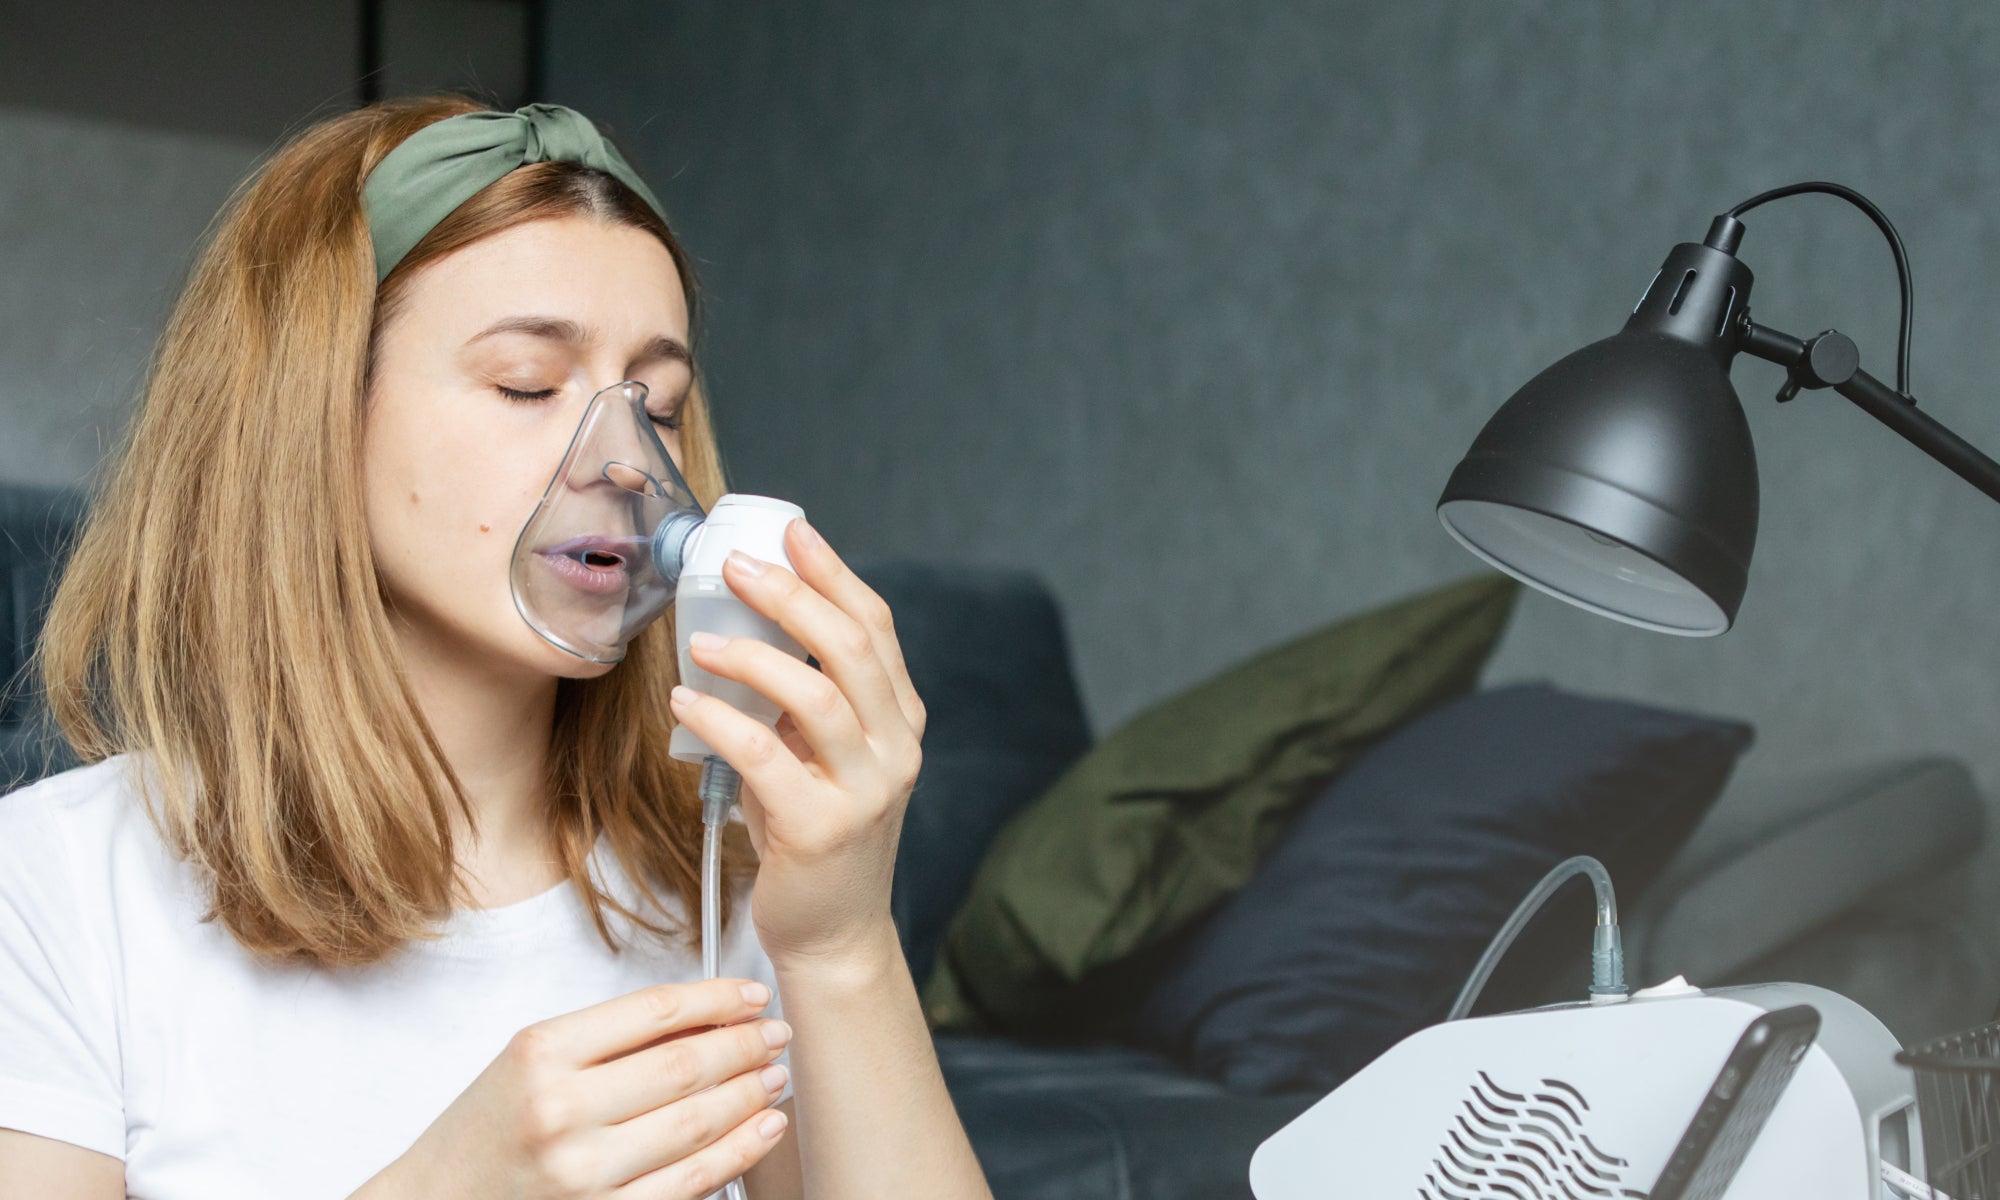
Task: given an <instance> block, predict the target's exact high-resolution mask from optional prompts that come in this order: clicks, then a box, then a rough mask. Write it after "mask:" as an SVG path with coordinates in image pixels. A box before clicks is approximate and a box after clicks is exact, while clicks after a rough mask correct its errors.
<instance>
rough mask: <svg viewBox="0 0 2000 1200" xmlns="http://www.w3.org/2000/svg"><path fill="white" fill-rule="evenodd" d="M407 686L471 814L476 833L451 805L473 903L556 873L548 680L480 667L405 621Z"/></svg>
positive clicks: (535, 885) (547, 881)
mask: <svg viewBox="0 0 2000 1200" xmlns="http://www.w3.org/2000/svg"><path fill="white" fill-rule="evenodd" d="M397 632H398V633H399V634H400V635H401V637H400V640H401V642H402V649H403V655H404V661H405V662H406V663H407V664H408V668H409V676H410V686H411V690H412V691H414V692H415V694H416V698H417V704H418V706H419V707H420V708H421V709H422V710H423V714H424V718H425V720H427V721H429V722H430V726H431V730H432V732H433V733H435V734H436V735H437V739H438V744H439V745H440V746H441V747H442V748H443V749H444V755H445V759H446V761H448V762H449V763H451V768H452V770H453V771H454V772H456V773H457V775H458V778H459V782H460V783H461V784H463V785H464V787H465V796H466V801H467V802H468V804H470V806H471V808H472V811H473V812H474V813H475V814H476V815H477V819H478V832H477V835H476V836H475V834H474V832H473V830H472V829H470V828H469V827H467V825H466V823H465V818H464V816H463V814H461V813H460V812H459V811H458V810H457V808H456V806H453V807H452V808H451V809H450V812H449V817H450V820H451V831H452V842H453V845H454V846H455V847H456V848H457V849H456V854H457V858H458V863H459V866H460V868H461V869H462V870H463V871H464V872H465V873H466V875H467V876H468V880H467V883H468V886H469V887H470V889H471V891H472V894H473V897H474V900H475V907H479V908H493V907H498V906H500V905H504V904H510V903H513V902H515V901H517V900H525V899H527V898H528V897H530V896H534V895H537V894H539V893H540V892H542V891H545V890H547V889H548V888H550V887H553V886H554V885H555V884H556V883H557V882H559V881H560V880H561V879H562V878H563V875H564V871H563V868H562V866H561V864H560V861H559V860H558V859H557V858H556V855H555V853H554V848H553V845H552V843H551V841H550V838H549V832H550V831H549V825H548V795H547V776H546V768H547V764H548V753H549V737H550V732H551V730H552V728H553V726H554V720H555V698H556V685H557V680H556V679H555V678H553V677H544V678H539V679H525V680H524V679H523V677H522V676H520V675H518V674H501V673H496V672H494V671H491V670H485V669H481V666H480V664H478V663H476V662H474V661H469V659H468V657H467V656H464V655H452V654H449V653H447V652H444V651H442V649H441V648H439V647H438V646H436V644H435V643H433V642H431V641H430V640H429V639H426V638H424V637H422V636H420V635H419V634H418V633H417V632H416V631H415V630H412V629H409V628H407V627H402V628H399V629H398V631H397Z"/></svg>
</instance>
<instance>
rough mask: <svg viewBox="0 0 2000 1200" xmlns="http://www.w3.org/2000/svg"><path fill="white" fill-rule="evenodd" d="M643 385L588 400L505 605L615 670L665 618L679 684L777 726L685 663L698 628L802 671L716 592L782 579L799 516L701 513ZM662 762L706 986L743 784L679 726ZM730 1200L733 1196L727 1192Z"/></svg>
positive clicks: (731, 510) (742, 688)
mask: <svg viewBox="0 0 2000 1200" xmlns="http://www.w3.org/2000/svg"><path fill="white" fill-rule="evenodd" d="M646 397H647V388H646V385H645V384H643V383H640V382H638V381H636V380H630V379H628V380H624V381H623V382H620V383H614V384H612V385H611V386H610V387H607V388H604V389H603V390H601V391H599V392H598V393H596V394H595V395H593V396H592V397H591V398H590V403H589V405H588V406H587V407H586V408H585V409H584V412H583V419H582V420H581V421H580V422H579V423H578V425H577V429H576V435H575V436H574V437H572V438H571V439H570V443H569V448H568V450H567V451H566V452H565V453H564V454H563V458H562V463H561V465H560V466H558V467H557V468H556V472H555V475H554V476H553V477H552V478H551V479H550V480H549V485H548V489H547V490H546V491H545V492H544V493H543V494H542V500H541V503H540V504H538V505H536V506H535V511H534V514H533V515H532V516H530V517H529V518H528V523H527V525H526V526H525V527H524V528H523V529H522V530H521V536H520V538H519V539H518V540H516V542H515V543H514V561H513V566H512V580H513V590H514V606H515V607H516V608H517V609H519V610H520V613H521V616H522V617H523V618H524V619H525V620H526V621H527V622H528V625H529V626H530V627H531V628H533V629H534V630H535V632H536V633H539V634H540V635H541V636H542V637H543V638H544V639H546V640H547V641H548V642H549V643H550V644H552V645H554V646H557V647H559V648H561V649H563V650H566V651H568V652H569V653H571V654H574V655H576V656H577V657H578V658H582V659H586V660H588V661H590V662H597V663H615V662H618V661H619V660H620V659H622V658H624V657H625V647H626V646H627V644H629V643H630V642H631V640H632V639H633V638H635V637H637V636H638V635H639V633H640V631H641V630H643V629H645V628H646V626H648V625H650V624H652V623H653V622H654V621H655V620H658V619H659V618H660V617H661V616H663V615H664V614H665V613H666V611H667V609H668V607H669V606H673V607H674V609H675V614H676V615H675V622H674V626H675V640H676V642H677V643H678V655H679V660H680V679H681V682H682V683H684V684H686V685H687V686H688V687H691V688H694V689H695V690H696V691H699V692H704V693H707V694H708V695H712V696H715V697H717V698H719V699H722V700H726V701H728V702H729V703H730V704H732V705H734V706H735V707H736V708H738V709H740V710H742V711H743V712H744V713H745V714H747V715H748V716H750V717H752V718H754V719H756V720H759V721H762V722H764V724H766V725H775V724H776V723H777V720H778V716H779V714H780V710H779V708H778V706H777V704H775V703H774V702H772V701H771V700H770V699H769V698H767V697H766V696H764V695H763V694H762V693H760V692H758V691H756V690H754V689H753V688H751V687H750V686H749V685H747V684H744V683H741V682H738V681H737V680H733V679H727V678H724V677H722V676H719V675H714V674H711V673H710V672H708V671H705V670H703V669H702V668H701V667H699V666H696V665H695V663H694V661H693V659H692V658H691V657H690V656H689V654H688V639H689V637H691V636H692V635H693V634H694V633H695V632H696V631H707V632H710V633H715V634H720V635H721V636H723V637H732V638H742V637H748V638H756V639H757V640H758V641H762V642H767V643H769V644H771V645H773V646H776V647H778V648H779V649H780V650H783V651H785V652H786V653H787V654H790V655H792V657H794V658H797V659H799V660H801V661H804V659H805V657H806V651H805V647H803V646H801V645H800V644H799V643H798V641H797V640H796V639H794V638H793V637H792V636H791V635H790V634H788V633H786V632H785V631H784V630H783V629H782V628H781V627H780V626H779V625H778V623H777V622H776V621H773V620H771V619H770V618H769V617H766V616H764V615H763V614H761V613H759V612H757V611H756V610H754V609H752V608H750V607H749V606H748V605H746V604H744V603H743V601H742V600H740V599H738V598H737V596H736V593H734V592H733V591H731V590H730V589H729V585H728V584H726V583H725V582H723V578H722V564H723V562H724V560H726V559H727V558H728V557H729V552H730V551H731V550H740V551H742V552H743V553H745V554H747V555H749V556H750V557H752V558H756V559H761V560H763V561H765V562H773V563H777V564H779V565H780V566H783V567H784V568H786V569H787V570H791V569H792V562H791V558H790V556H789V555H787V554H786V553H785V526H786V525H787V524H789V523H790V522H791V520H792V518H794V517H802V516H804V515H805V510H803V509H801V508H800V507H799V506H798V505H796V504H792V503H790V502H789V501H785V500H778V499H774V498H772V497H770V496H747V495H738V494H735V493H731V494H729V495H726V496H723V497H722V498H721V499H719V500H717V501H716V502H715V507H714V508H713V509H712V510H710V511H708V512H704V511H702V507H701V504H700V502H699V501H697V500H696V499H695V497H694V492H693V490H692V489H690V488H689V487H688V485H687V481H686V480H685V479H683V478H681V473H680V471H679V469H678V468H676V467H675V466H674V461H673V458H672V457H671V456H670V455H669V454H668V453H667V448H666V446H665V445H663V444H662V443H661V441H660V436H659V434H658V433H657V432H655V430H654V426H653V417H652V414H651V413H650V412H648V410H647V407H646ZM668 752H669V753H671V754H672V755H673V757H675V758H677V759H679V760H681V761H683V762H699V763H701V764H702V771H701V798H702V823H703V825H704V826H705V834H704V839H703V852H702V906H701V908H702V913H701V926H702V930H701V934H702V936H701V956H702V970H703V974H704V976H705V977H706V978H709V979H713V978H715V976H716V972H717V964H716V955H717V946H718V944H719V940H720V937H719V935H720V928H719V913H720V904H719V900H720V897H719V895H718V892H719V889H720V886H721V885H720V877H721V847H722V841H721V833H722V826H723V825H724V823H726V822H727V821H728V819H729V814H730V811H731V810H732V808H733V807H734V806H735V803H736V795H737V792H738V790H739V789H740V786H741V778H740V777H739V776H738V775H737V773H736V772H735V770H734V769H732V768H731V767H730V765H729V764H728V763H727V762H725V761H724V760H723V759H722V757H721V756H720V755H718V754H716V753H715V751H714V750H713V749H711V748H710V747H709V745H708V744H707V743H706V742H704V741H703V740H702V739H701V737H700V736H699V735H697V734H696V733H695V732H694V731H693V730H691V729H689V728H688V727H686V726H685V725H678V726H676V727H675V729H674V732H673V739H672V741H671V742H670V744H669V747H668ZM730 1186H731V1188H732V1191H731V1196H732V1200H737V1198H738V1197H740V1192H739V1191H736V1190H735V1189H736V1188H737V1185H736V1184H732V1185H730Z"/></svg>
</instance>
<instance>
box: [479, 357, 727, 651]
mask: <svg viewBox="0 0 2000 1200" xmlns="http://www.w3.org/2000/svg"><path fill="white" fill-rule="evenodd" d="M705 516H706V514H704V513H703V511H702V508H701V505H700V504H699V503H698V502H697V501H696V500H695V498H694V493H693V491H692V490H691V489H689V487H688V485H687V481H686V480H684V479H682V478H681V473H680V471H678V470H677V469H675V467H674V460H673V458H672V457H671V456H669V455H668V453H667V448H666V446H665V445H663V444H662V443H661V442H660V436H659V434H658V433H657V432H655V430H654V428H653V421H652V418H651V416H650V415H649V414H648V413H647V411H646V385H645V384H643V383H640V382H638V381H636V380H630V379H628V380H625V381H624V382H622V383H614V384H612V385H611V386H610V387H607V388H605V389H604V390H602V391H600V392H598V393H597V394H596V395H594V396H592V397H591V398H590V404H589V406H588V407H586V408H585V409H584V412H583V420H582V421H581V422H580V423H579V424H578V425H577V430H576V436H575V437H573V438H571V439H570V444H569V450H568V452H567V453H565V454H564V455H563V460H562V465H561V466H560V467H558V468H557V469H556V473H555V477H554V478H552V479H550V480H549V486H548V490H547V491H546V492H544V493H543V494H542V501H541V503H540V504H538V505H536V506H535V512H534V515H533V516H531V517H529V518H528V524H527V526H526V527H525V528H523V529H522V530H521V536H520V538H519V539H518V540H516V541H515V543H514V562H513V568H512V575H513V585H514V606H515V607H516V608H517V609H519V610H520V612H521V616H522V617H523V618H524V619H525V620H526V621H527V622H528V624H529V625H530V626H531V627H532V628H533V629H534V630H535V632H537V633H539V634H541V635H542V636H543V637H544V638H546V639H548V640H549V641H550V642H551V643H553V644H554V645H556V646H559V647H561V648H562V649H564V650H567V651H569V652H570V653H571V654H574V655H576V656H577V657H579V658H584V659H588V660H590V661H591V662H601V663H615V662H617V661H618V660H620V659H622V658H624V657H625V646H626V643H628V642H630V641H631V640H632V638H634V637H636V636H638V633H639V631H640V630H642V629H644V628H645V627H646V626H647V625H650V624H651V623H652V622H653V621H655V620H657V619H658V618H659V617H660V615H661V614H662V613H664V612H666V611H667V606H668V605H670V604H672V603H673V600H674V588H675V586H676V585H677V584H678V583H679V582H680V574H681V566H682V564H683V563H684V562H685V561H686V558H687V554H688V552H689V550H690V549H691V547H690V546H689V542H690V540H691V539H692V538H693V536H694V534H695V533H697V532H698V531H699V530H700V529H701V527H702V522H703V520H704V519H705Z"/></svg>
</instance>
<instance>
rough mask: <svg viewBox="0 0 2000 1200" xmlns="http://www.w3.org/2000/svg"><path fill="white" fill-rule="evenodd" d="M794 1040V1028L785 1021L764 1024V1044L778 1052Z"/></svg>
mask: <svg viewBox="0 0 2000 1200" xmlns="http://www.w3.org/2000/svg"><path fill="white" fill-rule="evenodd" d="M791 1040H792V1027H791V1026H790V1025H787V1024H785V1023H784V1022H783V1021H766V1022H764V1044H765V1045H766V1046H769V1047H770V1048H771V1049H773V1050H776V1049H777V1048H778V1047H780V1046H782V1045H784V1044H785V1043H786V1042H789V1041H791Z"/></svg>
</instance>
